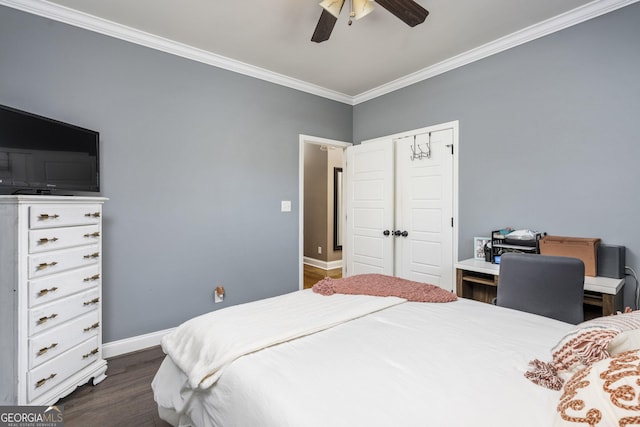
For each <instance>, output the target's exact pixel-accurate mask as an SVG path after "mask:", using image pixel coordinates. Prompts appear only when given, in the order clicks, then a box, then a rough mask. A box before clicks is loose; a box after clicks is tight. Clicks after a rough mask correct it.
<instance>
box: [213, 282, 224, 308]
mask: <svg viewBox="0 0 640 427" xmlns="http://www.w3.org/2000/svg"><path fill="white" fill-rule="evenodd" d="M222 301H224V287H222V286H218V287H217V288H215V289H214V290H213V302H214V303H216V304H217V303H219V302H222Z"/></svg>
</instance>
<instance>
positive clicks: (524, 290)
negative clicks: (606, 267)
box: [496, 253, 584, 324]
mask: <svg viewBox="0 0 640 427" xmlns="http://www.w3.org/2000/svg"><path fill="white" fill-rule="evenodd" d="M583 298H584V263H583V262H582V261H581V260H579V259H577V258H569V257H561V256H548V255H534V254H520V253H507V254H504V255H502V257H501V258H500V274H499V276H498V295H497V298H496V305H499V306H501V307H508V308H513V309H516V310H520V311H526V312H529V313H534V314H539V315H541V316H545V317H550V318H552V319H557V320H562V321H563V322H568V323H573V324H577V323H580V322H582V321H583V320H584V311H583V307H582V304H583Z"/></svg>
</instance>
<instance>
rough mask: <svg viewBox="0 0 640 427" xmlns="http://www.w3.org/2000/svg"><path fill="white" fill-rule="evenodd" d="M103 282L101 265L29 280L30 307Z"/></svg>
mask: <svg viewBox="0 0 640 427" xmlns="http://www.w3.org/2000/svg"><path fill="white" fill-rule="evenodd" d="M101 282H102V280H101V279H100V266H99V265H93V266H90V267H85V268H82V269H78V270H72V271H67V272H64V273H60V274H53V275H49V276H45V277H41V278H39V279H33V280H29V307H30V308H31V307H35V306H37V305H40V304H45V303H48V302H51V301H54V300H57V299H59V298H62V297H66V296H67V295H71V294H73V293H76V292H80V291H83V290H89V289H90V288H92V287H94V286H99V285H100V283H101Z"/></svg>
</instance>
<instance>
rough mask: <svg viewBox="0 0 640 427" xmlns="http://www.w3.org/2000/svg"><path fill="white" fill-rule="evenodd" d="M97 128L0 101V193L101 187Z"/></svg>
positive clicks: (67, 191) (69, 191)
mask: <svg viewBox="0 0 640 427" xmlns="http://www.w3.org/2000/svg"><path fill="white" fill-rule="evenodd" d="M99 139H100V134H99V133H98V132H95V131H92V130H89V129H84V128H81V127H78V126H74V125H72V124H69V123H63V122H59V121H57V120H53V119H49V118H46V117H42V116H38V115H35V114H31V113H27V112H25V111H20V110H16V109H15V108H11V107H7V106H2V105H0V192H1V193H3V194H7V193H13V194H77V193H78V192H99V191H100V179H99V177H100V170H99V156H98V153H99Z"/></svg>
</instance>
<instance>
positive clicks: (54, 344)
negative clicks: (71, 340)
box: [36, 342, 58, 356]
mask: <svg viewBox="0 0 640 427" xmlns="http://www.w3.org/2000/svg"><path fill="white" fill-rule="evenodd" d="M57 346H58V343H57V342H54V343H53V344H51V345H50V346H49V347H42V348H41V349H40V350H38V354H37V355H36V356H42V355H43V354H45V353H46V352H47V351H49V350H51V349H54V348H56V347H57Z"/></svg>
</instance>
